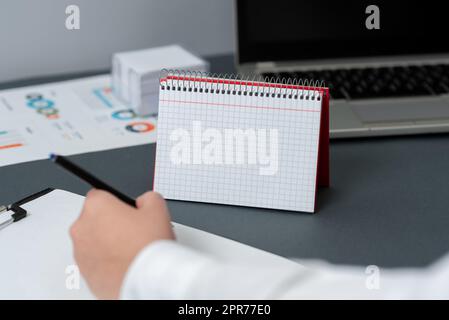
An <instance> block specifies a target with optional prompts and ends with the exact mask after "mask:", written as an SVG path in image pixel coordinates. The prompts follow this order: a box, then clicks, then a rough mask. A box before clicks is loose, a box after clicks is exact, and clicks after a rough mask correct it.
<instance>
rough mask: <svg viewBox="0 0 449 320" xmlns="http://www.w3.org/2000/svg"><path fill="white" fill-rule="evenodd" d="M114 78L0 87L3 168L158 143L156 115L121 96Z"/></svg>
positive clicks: (106, 76)
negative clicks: (141, 110)
mask: <svg viewBox="0 0 449 320" xmlns="http://www.w3.org/2000/svg"><path fill="white" fill-rule="evenodd" d="M110 82H111V79H110V76H109V75H102V76H95V77H89V78H84V79H78V80H71V81H64V82H56V83H50V84H45V85H39V86H31V87H23V88H18V89H10V90H3V91H0V166H5V165H10V164H15V163H20V162H27V161H33V160H38V159H45V158H47V157H48V155H49V153H51V152H55V153H59V154H63V155H72V154H79V153H85V152H92V151H100V150H107V149H114V148H121V147H127V146H133V145H140V144H146V143H154V142H155V141H156V118H154V117H146V118H142V117H139V116H137V115H136V113H135V112H134V111H132V110H131V109H130V108H129V107H127V106H126V105H125V104H124V103H123V102H121V101H120V100H118V99H117V98H116V97H115V96H114V94H113V92H112V89H111V86H110Z"/></svg>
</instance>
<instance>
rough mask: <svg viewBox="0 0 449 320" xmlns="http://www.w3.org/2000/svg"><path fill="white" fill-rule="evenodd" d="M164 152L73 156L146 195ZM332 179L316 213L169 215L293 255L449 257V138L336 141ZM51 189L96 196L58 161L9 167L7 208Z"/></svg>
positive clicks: (220, 66)
mask: <svg viewBox="0 0 449 320" xmlns="http://www.w3.org/2000/svg"><path fill="white" fill-rule="evenodd" d="M211 62H212V68H213V71H214V72H223V71H231V72H232V71H233V67H232V59H231V57H216V58H212V59H211ZM92 74H94V73H92ZM75 76H79V75H75ZM71 77H74V75H66V76H62V77H52V78H45V79H33V80H26V81H17V82H15V83H8V84H3V85H0V89H3V88H7V87H14V86H20V85H28V84H36V83H41V82H44V81H55V80H60V79H68V78H71ZM154 152H155V145H154V144H149V145H143V146H137V147H130V148H123V149H116V150H110V151H101V152H94V153H88V154H82V155H77V156H72V157H71V158H72V159H73V160H74V161H76V162H77V163H79V164H80V165H82V166H83V167H85V168H87V169H88V170H90V171H92V172H95V173H96V174H97V175H98V176H99V177H101V178H103V179H104V180H106V181H108V182H109V183H111V184H112V185H113V186H115V187H117V188H118V189H121V190H126V192H127V193H128V194H129V195H131V196H137V195H139V194H140V193H142V192H144V191H146V190H148V189H149V188H150V187H151V185H152V179H153V177H152V175H153V164H154V155H155V154H154ZM331 179H332V180H331V184H332V186H331V187H330V188H328V189H321V190H319V192H318V212H317V213H316V214H314V215H312V214H305V213H288V212H278V211H274V210H261V209H252V208H240V207H234V206H223V205H213V204H199V203H189V202H179V201H169V207H170V209H171V212H172V216H173V219H174V220H175V221H177V222H180V223H183V224H186V225H190V226H193V227H197V228H200V229H204V230H207V231H210V232H213V233H216V234H219V235H223V236H226V237H229V238H232V239H235V240H238V241H241V242H244V243H247V244H250V245H252V246H255V247H258V248H261V249H265V250H268V251H271V252H274V253H277V254H280V255H283V256H287V257H299V258H320V259H325V260H328V261H331V262H335V263H344V264H359V265H368V264H376V265H379V266H389V267H392V266H424V265H427V264H429V263H431V262H432V261H434V260H435V259H437V258H439V257H440V256H441V255H442V254H444V253H445V252H446V251H449V210H448V204H449V135H431V136H409V137H391V138H376V139H353V140H338V141H337V140H334V141H332V142H331ZM47 186H52V187H56V188H61V189H66V190H69V191H72V192H76V193H80V194H84V193H85V192H86V191H87V190H88V189H89V186H88V185H86V184H85V183H83V182H81V181H79V180H78V179H77V178H75V177H73V176H71V175H70V174H68V173H66V172H65V171H63V170H62V169H60V168H58V167H56V166H55V165H54V164H52V163H50V162H49V161H48V160H41V161H34V162H28V163H23V164H17V165H11V166H6V167H0V203H8V202H11V201H13V200H14V199H17V198H20V197H23V196H25V195H27V194H29V193H32V192H35V191H37V190H39V189H42V188H44V187H47Z"/></svg>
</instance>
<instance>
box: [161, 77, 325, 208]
mask: <svg viewBox="0 0 449 320" xmlns="http://www.w3.org/2000/svg"><path fill="white" fill-rule="evenodd" d="M178 82H179V83H178ZM250 87H251V86H249V85H246V86H242V88H240V87H238V86H235V87H234V86H229V85H226V84H218V83H215V84H214V83H212V84H211V83H210V82H206V81H205V80H204V79H202V80H200V79H197V80H194V79H191V78H190V80H189V79H188V80H185V79H184V80H183V81H174V80H173V79H171V80H166V79H165V80H164V79H162V80H161V90H160V95H159V118H158V133H157V148H156V171H155V180H154V190H155V191H158V192H159V193H161V194H162V195H163V196H164V197H165V198H167V199H175V200H188V201H198V202H211V203H220V204H230V205H242V206H251V207H263V208H272V209H283V210H293V211H306V212H313V211H314V207H315V192H316V182H317V161H318V144H319V132H320V118H321V100H322V96H321V95H322V93H320V92H318V91H312V90H310V91H306V90H300V91H297V90H292V89H288V88H274V87H272V88H257V87H255V86H254V87H251V88H250ZM200 89H201V90H200ZM264 90H265V91H264ZM270 90H271V91H270ZM200 91H201V92H200ZM217 91H218V93H217ZM234 91H235V92H234ZM255 92H259V94H258V95H257V96H256V94H255ZM260 92H265V93H267V92H269V96H268V97H267V96H266V94H265V95H263V97H261V95H260ZM233 93H235V94H233ZM273 94H274V95H275V96H274V97H273ZM296 94H297V99H295V95H296ZM290 95H291V97H290V98H289V96H290ZM301 95H304V97H301ZM312 96H313V100H312ZM305 97H308V98H307V99H306V98H305ZM301 98H302V99H301Z"/></svg>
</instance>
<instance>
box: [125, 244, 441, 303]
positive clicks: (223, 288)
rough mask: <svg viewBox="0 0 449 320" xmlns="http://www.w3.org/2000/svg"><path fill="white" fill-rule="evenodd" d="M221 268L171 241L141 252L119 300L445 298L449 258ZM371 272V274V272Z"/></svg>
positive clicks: (130, 271)
mask: <svg viewBox="0 0 449 320" xmlns="http://www.w3.org/2000/svg"><path fill="white" fill-rule="evenodd" d="M365 271H366V270H365V268H356V267H337V266H332V265H323V264H320V265H315V266H314V267H312V266H309V267H307V268H302V267H300V265H299V264H298V267H296V266H295V265H294V264H292V266H291V267H275V266H271V267H265V266H249V265H239V264H234V263H222V262H220V261H218V260H215V259H214V258H212V257H210V256H206V255H204V254H201V253H199V252H196V251H194V250H192V249H189V248H186V247H184V246H182V245H180V244H178V243H176V242H175V241H167V240H165V241H158V242H155V243H153V244H151V245H149V246H147V247H146V248H144V249H143V250H142V251H141V252H140V253H139V254H138V255H137V257H136V258H135V259H134V261H133V262H132V264H131V266H130V267H129V269H128V272H127V274H126V277H125V280H124V283H123V286H122V290H121V298H122V299H347V298H348V299H349V298H353V299H402V298H410V299H420V298H449V257H447V258H445V259H444V260H442V261H440V262H439V263H438V264H435V265H434V266H432V267H430V268H427V269H423V270H401V271H399V270H397V271H391V270H385V271H382V269H381V270H380V273H379V274H373V273H371V272H370V271H369V272H368V273H366V272H365ZM374 271H375V269H374Z"/></svg>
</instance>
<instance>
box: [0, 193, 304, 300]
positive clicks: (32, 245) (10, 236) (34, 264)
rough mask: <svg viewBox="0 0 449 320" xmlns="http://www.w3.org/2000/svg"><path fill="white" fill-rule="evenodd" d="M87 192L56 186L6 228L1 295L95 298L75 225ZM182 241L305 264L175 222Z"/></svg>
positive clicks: (240, 258)
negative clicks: (77, 256)
mask: <svg viewBox="0 0 449 320" xmlns="http://www.w3.org/2000/svg"><path fill="white" fill-rule="evenodd" d="M83 202H84V197H83V196H80V195H77V194H74V193H71V192H67V191H63V190H54V191H52V192H50V193H48V194H46V195H44V196H42V197H40V198H38V199H36V200H34V201H32V202H29V203H26V204H24V205H23V206H22V207H23V208H24V209H26V210H27V211H28V214H29V216H27V217H26V218H24V219H22V220H21V221H19V222H16V223H13V224H11V225H9V226H8V227H6V228H4V229H2V230H0V252H1V254H2V262H1V264H0V299H92V298H94V297H93V295H92V293H91V292H90V291H89V289H88V287H87V285H86V283H85V282H84V281H83V280H82V278H80V277H79V272H78V268H77V266H76V264H75V261H74V259H73V251H72V250H73V249H72V242H71V240H70V236H69V228H70V226H71V224H72V223H73V222H74V221H75V219H76V218H77V217H78V216H79V213H80V211H81V208H82V205H83ZM173 225H174V230H175V234H176V238H177V241H179V242H180V243H181V244H183V245H185V246H187V247H190V248H192V249H195V250H198V251H200V252H203V253H205V254H209V255H211V256H213V257H216V258H217V259H220V260H222V261H235V262H238V263H242V264H248V263H250V264H256V265H265V266H267V265H276V266H279V267H282V266H285V267H288V266H291V265H292V264H294V265H295V266H298V267H301V266H300V265H299V264H297V263H296V262H293V261H291V260H288V259H286V258H282V257H280V256H277V255H274V254H271V253H268V252H265V251H262V250H259V249H256V248H253V247H250V246H247V245H244V244H241V243H239V242H236V241H233V240H229V239H226V238H223V237H219V236H216V235H214V234H211V233H208V232H205V231H201V230H198V229H194V228H191V227H188V226H184V225H181V224H177V223H173Z"/></svg>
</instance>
